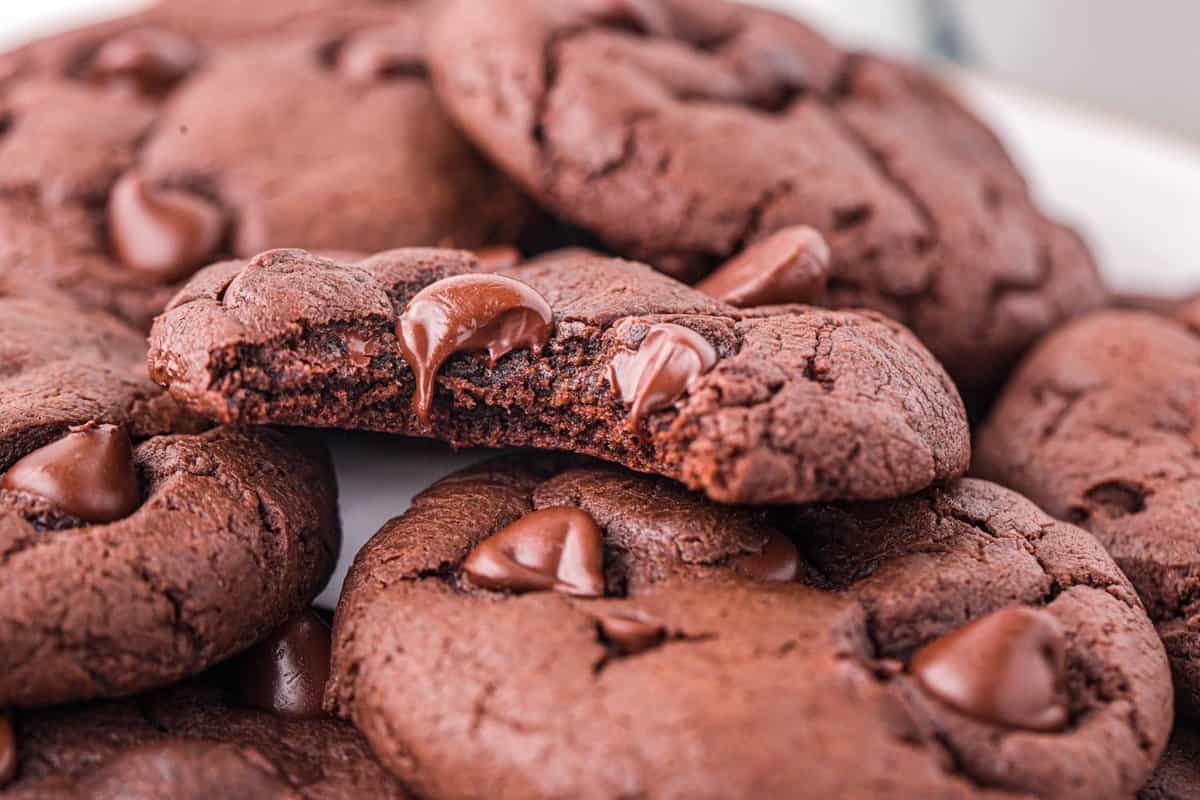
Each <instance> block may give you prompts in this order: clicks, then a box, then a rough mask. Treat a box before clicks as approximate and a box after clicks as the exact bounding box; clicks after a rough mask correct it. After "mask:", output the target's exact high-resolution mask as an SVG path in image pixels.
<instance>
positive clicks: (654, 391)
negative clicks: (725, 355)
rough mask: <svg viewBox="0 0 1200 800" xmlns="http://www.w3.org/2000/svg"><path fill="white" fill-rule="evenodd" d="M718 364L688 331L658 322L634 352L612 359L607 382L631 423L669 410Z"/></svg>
mask: <svg viewBox="0 0 1200 800" xmlns="http://www.w3.org/2000/svg"><path fill="white" fill-rule="evenodd" d="M716 363H717V351H716V350H714V349H713V346H712V345H711V344H709V343H708V340H707V339H705V338H704V337H703V336H701V335H700V334H698V333H696V332H695V331H693V330H692V329H691V328H685V327H683V326H682V325H674V324H671V323H661V324H659V325H654V326H652V327H651V328H650V332H649V333H647V334H646V338H645V339H643V340H642V344H641V346H640V347H639V348H638V349H637V350H636V351H633V350H621V351H619V352H618V353H617V354H616V355H615V356H613V360H612V363H611V364H609V368H608V379H609V382H610V383H611V384H612V386H613V389H614V390H616V392H617V394H618V395H620V397H621V399H622V400H624V402H625V405H626V406H627V407H628V408H629V421H630V424H631V425H632V424H634V423H636V422H637V421H638V420H639V419H641V418H642V417H644V416H645V415H647V414H650V413H653V412H655V411H660V410H662V409H664V408H670V407H671V406H673V405H674V404H675V402H676V401H677V400H679V398H681V397H683V395H684V393H686V392H687V391H688V389H690V388H691V386H692V384H693V383H695V381H696V379H697V378H699V377H700V376H702V375H704V374H705V373H706V372H708V371H709V370H710V369H712V368H713V367H714V366H716Z"/></svg>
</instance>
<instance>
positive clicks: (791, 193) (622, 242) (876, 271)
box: [430, 0, 1103, 396]
mask: <svg viewBox="0 0 1200 800" xmlns="http://www.w3.org/2000/svg"><path fill="white" fill-rule="evenodd" d="M430 41H431V43H430V63H431V67H432V70H433V76H434V85H435V89H436V90H437V92H438V95H439V97H440V99H441V100H442V101H443V103H444V104H445V106H446V108H447V110H448V111H449V112H450V114H451V115H452V116H453V117H454V118H455V119H456V120H457V122H458V123H459V124H460V126H461V127H462V129H463V130H464V131H465V132H466V133H467V134H468V135H469V136H470V137H471V138H472V139H473V140H474V141H475V142H476V143H477V144H478V145H480V146H481V147H482V148H483V149H484V150H485V151H486V152H487V153H488V155H490V156H491V157H492V159H493V160H494V161H495V162H496V163H497V164H499V165H500V166H501V167H502V168H504V169H505V170H506V171H507V172H508V173H509V174H511V175H512V176H513V177H514V178H516V179H517V180H519V181H520V182H521V184H522V185H523V186H524V187H525V188H526V189H527V190H528V191H529V192H530V193H531V194H532V195H533V196H534V197H535V198H536V199H537V200H539V201H541V202H542V203H543V204H544V205H546V206H548V207H549V208H551V209H553V211H554V212H555V213H557V214H558V215H560V216H562V217H563V218H565V219H568V220H570V221H571V222H573V223H575V224H577V225H580V226H583V227H584V228H586V229H588V230H590V231H592V232H594V233H595V234H596V235H598V236H599V237H600V239H602V240H603V241H604V242H605V244H606V245H608V246H609V247H611V248H613V249H614V250H615V251H616V252H619V253H621V254H623V255H628V256H630V257H633V258H637V259H639V260H642V261H646V262H647V263H650V264H654V265H655V266H657V267H659V268H660V269H663V270H665V271H667V272H670V273H672V274H675V275H678V276H682V277H684V278H685V279H688V280H692V279H695V278H699V277H701V276H702V275H704V274H705V273H706V272H708V271H710V270H712V269H713V268H715V267H716V266H717V265H718V264H720V263H721V262H722V261H724V260H725V259H728V258H731V257H733V256H735V255H736V254H737V253H738V252H739V251H740V250H742V249H743V248H744V247H746V246H747V245H750V244H752V243H755V242H757V241H759V240H760V239H762V238H764V237H766V236H768V235H769V234H771V233H772V232H773V231H776V230H779V229H780V228H783V227H787V226H790V225H795V224H806V225H811V226H813V227H815V228H818V229H820V230H821V231H822V232H823V233H824V234H825V236H826V237H827V238H828V240H829V244H830V247H831V249H832V255H833V273H832V278H831V280H830V284H829V291H828V295H827V300H828V302H829V303H830V304H832V305H834V306H841V307H860V306H866V307H870V308H875V309H877V310H880V311H883V312H885V313H887V314H889V315H891V316H894V317H895V318H897V319H899V320H901V321H902V322H904V323H905V324H906V325H908V326H909V327H911V328H912V329H913V331H914V332H915V333H916V334H917V335H918V336H919V337H920V338H921V339H922V340H923V341H924V342H925V343H926V344H928V345H929V347H930V349H931V350H932V351H933V352H934V354H935V355H936V356H938V358H939V359H941V360H942V362H943V363H945V364H946V367H947V369H948V370H949V372H950V374H951V375H953V376H954V378H955V379H956V380H957V381H958V382H959V383H960V385H961V386H962V387H963V389H964V394H966V395H968V396H971V395H975V394H982V393H984V392H986V391H987V390H988V389H990V388H992V387H994V386H995V385H996V384H997V383H998V382H999V380H1000V379H1001V378H1002V376H1003V375H1004V374H1005V372H1006V370H1007V368H1008V367H1009V366H1010V365H1011V363H1012V362H1013V361H1014V360H1015V359H1016V357H1017V356H1018V355H1019V354H1020V353H1021V352H1022V351H1023V350H1024V349H1025V348H1026V347H1027V346H1028V345H1030V344H1031V343H1032V342H1033V341H1034V340H1035V339H1037V338H1038V337H1039V336H1040V335H1041V334H1042V333H1044V332H1045V331H1046V330H1048V329H1049V328H1051V327H1052V326H1053V325H1054V324H1055V323H1057V322H1059V321H1061V320H1062V319H1065V318H1066V317H1068V316H1070V315H1072V314H1074V313H1077V312H1079V311H1082V310H1085V309H1088V308H1091V307H1094V306H1096V305H1098V304H1099V303H1100V302H1101V301H1102V298H1103V291H1102V288H1101V285H1100V282H1099V279H1098V277H1097V273H1096V269H1095V267H1094V265H1093V263H1092V260H1091V257H1090V256H1089V255H1088V252H1087V250H1086V249H1085V247H1084V246H1083V245H1082V244H1081V242H1080V241H1079V240H1078V238H1077V237H1076V236H1075V235H1074V234H1072V233H1070V232H1069V231H1067V230H1065V229H1063V228H1060V227H1058V226H1056V225H1054V224H1053V223H1051V222H1049V221H1048V220H1047V219H1046V218H1045V217H1043V216H1042V214H1041V213H1040V212H1039V211H1038V210H1037V209H1036V208H1035V206H1034V205H1033V203H1032V201H1031V199H1030V196H1029V192H1028V191H1027V188H1026V186H1025V183H1024V181H1023V179H1022V178H1021V176H1020V175H1019V174H1018V172H1017V170H1016V169H1015V167H1014V166H1013V164H1012V162H1011V161H1010V160H1009V158H1008V156H1007V155H1006V154H1005V152H1004V150H1003V149H1002V147H1001V145H1000V144H999V142H998V141H997V140H996V138H995V137H994V135H993V134H992V133H991V132H990V131H989V130H988V129H987V128H985V127H984V126H983V125H982V124H981V123H980V122H979V121H978V120H976V119H975V118H974V117H972V116H971V115H970V114H969V113H968V112H966V111H965V110H964V109H963V108H962V107H961V106H960V105H959V104H958V102H957V101H956V100H955V99H953V98H952V97H951V96H950V95H949V94H948V93H947V92H946V91H945V90H944V89H942V88H941V87H940V86H938V85H937V84H936V83H934V82H933V81H932V80H931V79H930V78H929V77H928V76H926V75H925V74H923V73H921V72H919V71H918V70H916V69H914V68H911V67H907V66H903V65H900V64H896V63H892V62H889V61H886V60H883V59H881V58H877V57H875V56H871V55H865V54H850V53H846V52H844V51H842V50H840V49H838V48H837V47H835V46H834V45H832V44H830V43H829V42H827V41H825V40H823V39H822V38H820V37H819V36H818V35H817V34H816V33H814V32H813V31H812V30H811V29H809V28H808V27H806V26H805V25H803V24H801V23H799V22H797V21H794V20H791V19H788V18H786V17H784V16H781V15H779V14H777V13H774V12H769V11H765V10H760V9H754V8H751V7H749V5H745V6H743V5H736V4H733V3H728V2H725V0H639V1H638V2H628V0H508V1H507V2H495V3H482V4H481V3H479V2H478V0H457V1H456V2H450V3H447V4H446V7H445V12H444V14H442V15H441V16H440V19H439V22H437V23H436V24H435V25H434V27H433V29H432V33H431V37H430Z"/></svg>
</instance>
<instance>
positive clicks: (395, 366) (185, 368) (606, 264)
mask: <svg viewBox="0 0 1200 800" xmlns="http://www.w3.org/2000/svg"><path fill="white" fill-rule="evenodd" d="M478 269H479V265H478V264H477V262H475V260H474V259H473V258H472V257H471V256H470V255H468V254H466V253H460V252H454V251H444V250H399V251H393V252H388V253H382V254H380V255H378V256H375V257H373V258H371V259H368V260H366V261H363V262H361V263H359V264H355V265H351V264H339V263H335V262H333V261H329V260H322V259H319V258H316V257H314V256H311V255H309V254H307V253H304V252H298V251H273V252H269V253H265V254H263V255H261V256H259V257H257V258H255V259H254V260H252V261H250V262H249V263H248V264H247V263H240V262H230V263H225V264H218V265H215V266H213V267H210V268H208V269H207V270H205V271H204V272H202V273H200V274H199V275H197V276H196V278H195V279H194V280H193V281H192V283H191V284H190V285H188V286H187V287H185V288H184V289H183V291H182V292H181V293H180V294H179V295H178V296H177V297H176V298H175V299H174V300H173V301H172V302H171V305H170V307H169V309H168V311H167V312H166V313H165V314H164V315H163V316H162V317H161V318H160V319H159V320H158V321H157V323H156V325H155V327H154V330H153V333H152V335H151V339H152V348H151V355H150V371H151V375H152V376H153V377H154V379H155V380H156V381H158V382H159V383H160V384H162V385H163V386H166V387H167V388H168V389H170V391H171V394H172V395H173V396H174V397H175V398H177V399H178V400H180V401H181V402H182V403H184V404H185V405H187V406H188V407H189V408H191V409H192V410H194V411H197V412H199V413H200V414H203V415H205V416H208V417H210V418H212V419H216V420H220V421H222V422H235V421H236V422H239V423H281V424H289V425H305V426H315V427H335V428H355V429H367V430H377V431H389V432H393V433H403V434H409V435H418V436H433V437H437V438H441V439H445V440H448V441H450V442H452V443H454V444H456V445H491V446H498V445H524V446H531V447H538V448H543V449H547V448H548V449H562V450H570V451H574V452H580V453H586V454H589V455H595V456H599V457H601V458H605V459H608V460H612V461H617V462H619V463H622V464H624V465H626V466H629V467H631V468H634V469H637V470H640V471H644V472H656V473H660V474H663V475H667V476H669V477H673V478H677V479H679V480H682V481H683V482H685V483H686V484H688V485H689V486H691V487H693V488H697V489H703V490H704V491H705V492H706V493H707V494H708V495H709V496H710V497H712V498H714V499H716V500H719V501H722V502H728V503H800V502H807V501H814V500H826V499H846V498H854V499H863V498H871V499H874V498H883V497H896V496H900V495H904V494H908V493H911V492H914V491H918V490H920V489H922V488H925V487H926V486H929V485H930V484H931V483H933V482H934V481H938V480H945V479H948V478H952V477H955V476H957V475H959V474H961V473H962V472H963V470H964V469H965V467H966V465H967V462H968V461H969V457H970V456H969V437H968V432H967V427H966V421H965V415H964V412H963V408H962V403H961V401H960V400H959V398H958V395H957V393H956V391H955V389H954V386H953V384H952V383H951V382H950V379H949V378H948V377H947V376H946V374H945V373H944V371H943V370H942V369H941V367H940V366H939V365H938V364H937V362H936V361H935V360H934V359H933V357H932V356H930V355H929V353H928V352H927V351H926V350H925V349H924V348H923V347H922V346H921V345H920V344H919V343H918V342H917V341H916V339H915V338H914V337H913V336H912V335H911V334H910V333H909V332H907V331H906V330H904V329H903V328H902V327H901V326H899V325H898V324H896V323H894V322H892V321H891V320H888V319H886V318H884V317H881V316H878V315H875V314H871V313H865V314H856V313H849V312H837V311H826V310H822V309H814V308H808V307H803V306H789V307H775V308H769V309H767V308H764V309H759V310H755V311H752V312H742V311H738V310H737V309H734V308H732V307H730V306H727V305H725V304H723V303H720V302H718V301H716V300H713V299H711V298H709V297H707V296H705V295H703V294H701V293H699V292H697V291H695V290H693V289H690V288H689V287H687V286H685V285H683V284H681V283H678V282H677V281H675V280H673V279H671V278H668V277H666V276H664V275H662V274H660V273H657V272H655V271H653V270H651V269H650V268H648V267H646V266H643V265H640V264H635V263H632V262H627V261H619V260H614V259H605V258H600V257H597V256H593V255H590V254H588V253H586V252H582V251H570V252H563V253H560V254H557V255H554V256H551V257H547V258H545V259H541V260H538V261H534V262H531V263H529V264H527V265H525V266H522V267H518V268H516V269H513V270H511V271H509V272H508V273H506V276H507V277H503V278H492V277H491V276H478ZM472 274H476V275H477V278H476V279H475V280H477V282H479V283H480V284H481V285H482V284H483V283H488V282H491V283H497V284H498V288H497V289H496V293H495V294H494V295H493V299H494V300H496V301H497V302H498V301H499V299H502V298H507V301H512V302H516V300H517V299H518V298H520V297H522V296H524V295H530V292H528V288H529V287H532V289H533V290H535V291H534V293H533V294H532V296H531V297H527V299H526V300H522V301H521V302H528V303H530V304H532V305H531V306H530V307H529V308H526V309H524V310H523V311H522V313H525V314H527V315H529V314H532V316H525V317H511V316H502V317H498V319H501V320H507V321H508V324H509V326H510V327H511V326H512V325H517V326H518V327H519V326H520V325H534V321H535V320H536V325H534V327H538V326H540V325H542V318H541V317H540V316H538V314H541V313H547V312H552V316H553V326H554V327H553V332H552V333H551V334H550V335H549V339H548V341H546V342H545V344H544V346H541V347H538V346H536V344H537V342H534V345H535V346H528V344H526V345H522V346H520V347H513V348H510V349H511V352H507V355H502V356H500V357H499V358H498V360H497V361H496V363H495V365H494V366H490V365H489V358H488V356H487V355H486V354H480V355H471V354H459V355H454V356H452V357H450V358H448V360H446V361H445V362H444V364H442V366H441V367H440V369H439V370H438V372H437V378H436V381H435V384H434V386H433V393H432V398H431V402H430V405H429V408H428V413H427V414H424V415H423V414H420V413H419V412H420V411H421V410H422V409H421V408H420V407H418V408H414V394H415V393H416V392H417V386H416V385H415V382H414V378H413V370H412V369H410V367H409V365H408V362H407V361H406V358H405V356H403V355H402V353H401V349H400V343H399V342H398V340H397V335H398V330H400V332H401V333H404V332H405V331H407V332H408V333H406V334H405V335H410V334H411V335H414V336H415V335H417V334H421V335H425V333H427V332H428V330H442V328H438V326H437V325H434V324H432V322H431V323H430V324H429V325H425V324H424V323H423V324H422V325H421V326H415V325H410V324H409V322H404V323H403V325H401V326H399V328H398V326H397V320H398V318H401V317H402V316H403V315H405V314H406V313H409V312H406V308H407V307H408V306H409V305H410V301H411V305H412V307H413V310H412V311H411V314H410V315H409V316H405V317H403V319H405V320H410V321H411V320H412V319H413V318H414V317H417V316H421V315H425V314H441V313H443V311H439V310H438V309H439V308H441V309H443V310H444V309H445V308H450V307H453V309H455V312H454V313H457V314H465V313H466V311H464V309H467V308H468V305H467V304H466V300H465V299H464V298H467V297H468V294H466V293H465V292H466V290H467V288H469V287H464V286H463V285H461V284H462V279H461V278H459V277H456V276H469V275H472ZM447 278H450V279H451V280H450V281H449V282H448V283H442V281H444V280H445V279H447ZM512 278H516V279H518V280H519V281H520V282H522V283H523V284H524V287H521V284H519V283H518V284H515V285H516V286H517V287H521V291H516V290H515V289H514V290H512V291H505V290H504V286H503V285H501V284H503V282H504V281H508V283H509V284H513V283H514V282H513V281H512V280H511V279H512ZM440 287H446V288H445V292H448V293H451V294H454V297H453V298H451V299H453V302H451V303H450V305H449V306H447V305H445V303H446V302H449V301H448V300H447V298H449V297H450V294H445V295H444V296H443V294H441V293H439V292H441V288H440ZM522 292H523V293H524V294H522ZM431 293H432V294H431ZM455 293H456V294H455ZM469 297H473V298H475V301H478V308H476V307H475V306H470V308H471V309H472V310H473V313H474V312H475V311H480V310H482V309H485V308H490V307H491V306H490V305H489V304H488V303H484V302H483V301H481V300H479V298H478V297H476V295H469ZM414 298H415V299H414ZM439 298H440V299H439ZM435 301H436V302H435ZM475 301H473V302H475ZM489 302H490V301H489ZM543 305H548V309H545V308H542V306H543ZM533 306H537V308H534V307H533ZM539 309H540V310H539ZM513 311H521V309H513ZM535 311H536V312H537V313H534V312H535ZM418 312H419V313H418ZM462 322H464V320H463V319H457V320H455V325H454V326H451V327H453V329H454V330H458V329H459V327H461V325H459V323H462ZM503 327H504V326H501V327H500V328H496V330H495V331H494V334H495V336H496V337H497V338H496V339H495V341H497V342H499V341H500V340H501V339H504V340H505V341H506V342H507V339H506V338H505V337H506V336H508V335H510V334H511V331H510V332H509V333H505V331H503V330H501V328H503ZM513 330H516V328H514V329H513ZM423 331H424V333H423ZM524 332H525V333H528V332H529V330H525V331H524ZM512 335H515V334H512ZM514 341H515V340H514ZM531 341H532V340H531ZM539 341H540V340H539ZM415 344H419V343H415ZM509 344H511V343H509ZM481 347H482V348H483V349H487V348H486V347H483V346H482V345H481ZM506 347H507V345H506ZM418 349H421V348H418ZM476 349H479V348H476ZM421 398H424V393H423V392H422V393H421ZM639 399H640V400H644V401H645V402H639ZM420 405H421V404H418V406H420ZM422 416H425V417H427V419H428V424H426V423H425V422H423V421H422Z"/></svg>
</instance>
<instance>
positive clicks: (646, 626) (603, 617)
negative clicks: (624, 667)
mask: <svg viewBox="0 0 1200 800" xmlns="http://www.w3.org/2000/svg"><path fill="white" fill-rule="evenodd" d="M596 624H598V625H599V626H600V633H601V634H603V636H604V639H605V641H607V642H608V643H609V644H611V645H612V646H613V647H614V648H615V649H616V650H617V652H619V653H620V654H621V655H626V656H632V655H637V654H638V653H644V652H645V651H647V650H650V649H652V648H654V647H657V646H658V645H660V644H662V642H663V640H664V639H666V638H667V629H666V628H664V627H663V626H662V625H659V624H657V623H654V622H645V621H643V620H640V619H638V618H637V617H633V616H630V615H628V614H622V613H611V614H598V615H596Z"/></svg>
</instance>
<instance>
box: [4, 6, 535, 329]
mask: <svg viewBox="0 0 1200 800" xmlns="http://www.w3.org/2000/svg"><path fill="white" fill-rule="evenodd" d="M211 5H212V4H211V3H202V4H201V3H187V2H184V3H179V2H176V3H170V4H168V5H166V6H164V7H161V8H155V9H152V10H150V11H148V12H146V13H144V14H141V15H136V16H132V17H128V18H125V19H123V20H119V21H117V22H113V23H105V24H103V25H100V26H97V27H94V28H89V29H85V30H81V31H76V32H72V33H69V34H66V35H64V36H62V37H59V38H56V39H51V40H47V41H43V42H39V43H35V44H33V45H30V46H29V47H26V48H24V49H22V50H19V51H16V52H14V53H10V54H8V55H6V56H0V270H2V271H4V272H6V273H16V274H20V275H22V276H23V277H24V279H26V280H31V281H32V280H40V281H45V282H48V283H51V284H53V285H57V286H60V287H62V288H64V289H67V290H69V291H70V292H72V293H73V294H74V295H75V296H76V297H78V298H79V299H81V300H83V301H85V302H87V303H89V304H90V305H94V306H97V307H101V308H105V309H108V310H111V311H114V312H116V313H118V314H120V315H121V316H123V317H125V318H126V319H128V320H129V321H131V322H133V323H135V324H137V325H141V326H148V324H149V321H150V319H151V318H152V316H153V315H154V314H156V313H158V312H159V311H161V310H162V308H163V306H164V305H165V304H166V302H167V300H168V299H170V297H171V296H172V295H173V294H174V292H175V291H176V290H177V288H178V284H179V283H180V281H181V280H182V279H185V278H187V277H188V276H189V275H190V274H191V273H192V272H194V270H195V269H196V268H198V267H200V266H202V265H204V264H206V263H211V262H212V261H215V260H217V259H219V258H222V257H226V256H242V257H249V256H251V255H253V254H255V253H257V252H259V251H261V250H263V249H266V248H268V247H276V246H300V247H308V248H311V249H318V250H335V251H341V250H349V249H361V250H363V251H365V252H373V251H375V250H381V249H384V248H387V247H396V246H402V245H439V244H453V245H456V246H460V247H477V246H480V245H484V244H487V243H490V242H507V241H510V240H512V239H513V238H515V237H516V236H517V234H518V233H519V231H520V230H521V228H522V226H523V224H524V222H525V220H526V219H527V218H528V213H527V204H526V203H525V201H524V200H523V199H522V198H521V196H520V195H519V194H518V192H517V191H516V190H515V189H514V188H513V187H512V186H511V185H510V184H509V183H508V182H507V181H506V180H504V179H502V178H501V177H500V176H499V175H498V174H496V173H495V171H494V170H493V169H492V168H491V167H490V166H488V165H487V164H486V163H485V162H484V161H483V160H482V159H481V158H480V157H479V156H478V155H477V154H476V153H475V152H474V151H473V150H472V149H471V147H470V146H469V145H468V144H467V143H466V142H465V140H464V139H463V138H462V137H460V136H459V135H458V134H457V133H456V132H455V131H454V129H453V128H452V127H451V126H450V123H449V122H448V120H447V119H446V117H445V116H444V115H443V114H442V113H441V112H440V110H439V107H438V105H437V103H436V101H435V100H434V97H433V94H432V90H431V89H430V87H429V84H428V80H427V78H426V76H425V68H424V53H423V47H422V30H423V28H424V24H425V23H424V18H425V14H426V9H427V8H428V5H429V4H428V3H421V2H409V3H397V4H387V5H386V6H384V5H381V4H378V3H368V2H347V3H345V4H335V3H328V2H325V3H302V2H294V3H285V4H278V3H275V4H273V3H262V4H258V3H239V4H237V5H238V8H239V13H238V14H234V13H232V12H231V11H226V12H222V11H221V10H220V9H215V8H208V6H211ZM260 6H261V8H260ZM251 8H253V9H257V10H256V13H255V15H253V16H252V18H248V19H246V21H245V29H244V30H243V31H241V32H240V33H239V30H238V27H237V25H236V24H234V23H233V20H235V19H240V18H241V15H240V12H241V11H244V10H246V9H251ZM272 20H274V22H275V23H277V25H280V26H283V27H282V29H277V27H276V25H273V24H269V23H270V22H271V21H272ZM284 21H286V22H287V24H286V25H283V23H284Z"/></svg>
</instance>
